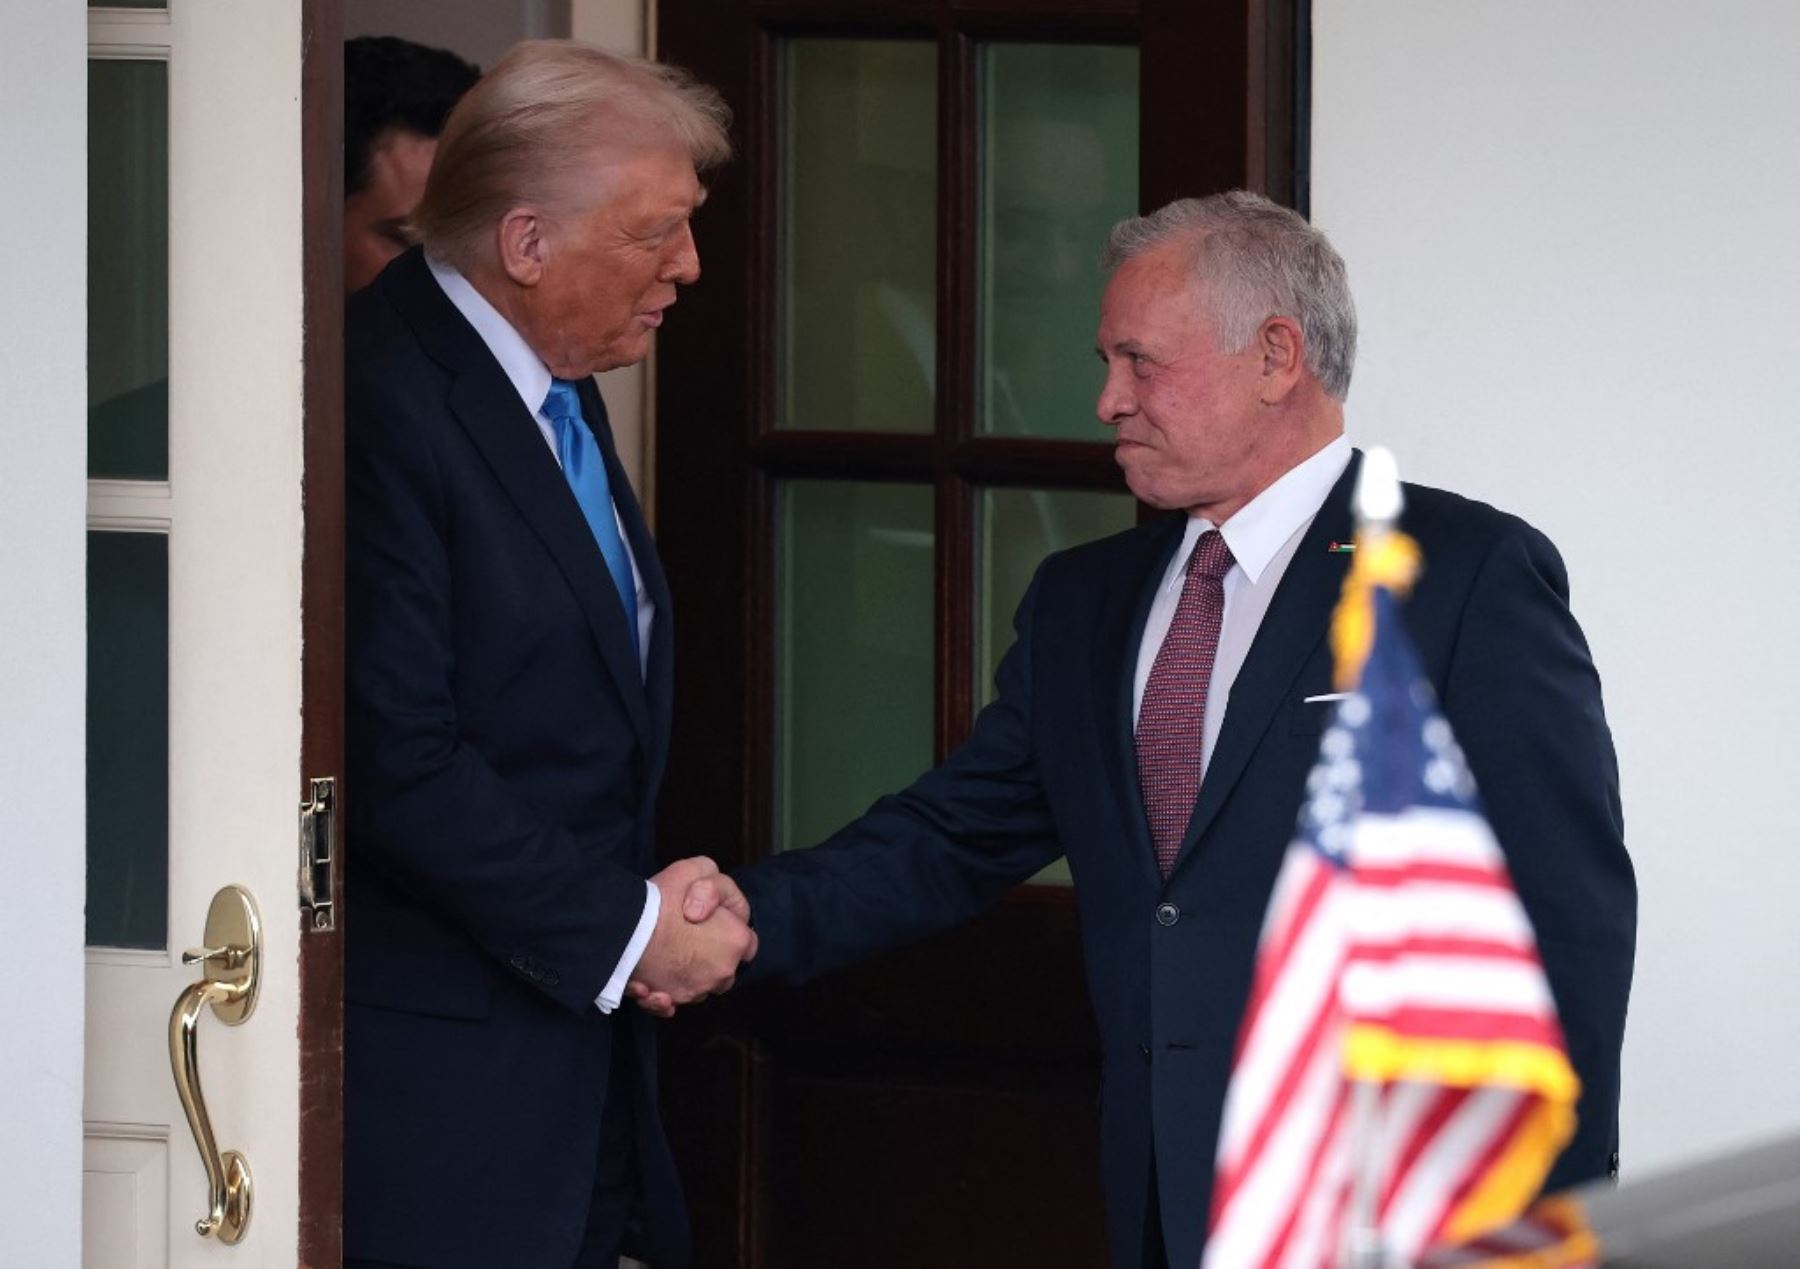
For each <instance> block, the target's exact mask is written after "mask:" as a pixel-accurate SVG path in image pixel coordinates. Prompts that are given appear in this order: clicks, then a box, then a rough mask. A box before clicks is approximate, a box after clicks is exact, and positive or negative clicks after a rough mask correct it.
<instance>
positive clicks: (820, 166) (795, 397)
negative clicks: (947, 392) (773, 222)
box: [775, 39, 937, 432]
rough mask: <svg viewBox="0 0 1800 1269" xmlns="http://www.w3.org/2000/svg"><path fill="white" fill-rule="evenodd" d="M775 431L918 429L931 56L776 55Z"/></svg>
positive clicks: (805, 48) (859, 47) (887, 44)
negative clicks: (778, 201) (777, 249)
mask: <svg viewBox="0 0 1800 1269" xmlns="http://www.w3.org/2000/svg"><path fill="white" fill-rule="evenodd" d="M780 65H781V145H782V156H781V157H782V163H781V247H780V269H781V284H780V292H779V308H780V328H779V340H778V343H779V347H778V351H777V358H776V367H777V374H776V413H775V419H776V425H777V426H778V427H784V428H805V429H815V430H817V429H825V430H833V431H875V432H929V431H930V430H931V429H932V426H933V423H934V420H935V417H936V416H935V409H934V400H935V390H936V381H937V371H936V367H937V47H936V46H935V45H933V44H931V43H929V42H926V41H921V40H831V39H794V40H787V41H785V42H784V43H783V44H782V45H781V60H780Z"/></svg>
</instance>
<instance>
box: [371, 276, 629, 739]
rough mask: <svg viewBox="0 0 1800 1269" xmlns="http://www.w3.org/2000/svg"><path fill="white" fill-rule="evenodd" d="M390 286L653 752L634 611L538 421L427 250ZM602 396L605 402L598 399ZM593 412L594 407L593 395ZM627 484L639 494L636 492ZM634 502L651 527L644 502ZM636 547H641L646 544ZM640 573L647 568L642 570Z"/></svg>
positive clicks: (613, 463) (619, 482)
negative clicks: (440, 279)
mask: <svg viewBox="0 0 1800 1269" xmlns="http://www.w3.org/2000/svg"><path fill="white" fill-rule="evenodd" d="M381 284H382V285H386V286H388V287H389V288H390V292H391V294H392V296H393V299H394V301H395V303H396V305H397V306H398V307H399V308H400V309H401V311H402V312H403V313H405V314H406V316H407V319H408V320H409V321H410V322H411V324H412V326H413V330H414V331H415V332H416V333H417V334H418V336H419V339H420V342H421V343H422V344H424V345H425V348H426V351H427V352H429V353H430V354H431V355H432V356H433V357H434V358H435V359H436V360H437V361H438V362H439V363H440V364H442V365H443V366H445V367H446V368H447V369H449V370H450V371H451V372H452V373H453V374H454V376H455V378H454V380H453V381H452V383H451V387H450V410H451V412H452V413H453V414H454V415H455V416H456V420H457V422H458V423H459V424H460V425H461V426H462V428H463V430H464V431H465V432H467V433H468V435H469V438H470V440H472V441H473V442H474V444H475V448H476V449H477V450H479V451H480V453H481V455H482V457H483V458H484V459H485V460H486V461H487V464H488V466H489V467H490V468H492V470H493V472H494V476H495V478H496V479H497V480H498V481H499V482H500V486H501V488H503V489H504V490H505V491H506V493H507V496H508V497H509V498H511V500H512V502H513V505H514V507H515V508H517V510H518V512H519V515H520V516H521V517H522V518H523V519H524V520H525V522H526V523H527V524H528V525H530V526H531V529H532V531H533V532H534V533H535V534H536V535H537V537H538V539H539V540H540V541H542V542H543V544H544V546H545V548H546V549H547V550H548V551H549V552H550V555H551V557H552V558H553V559H554V560H555V561H556V565H557V567H558V568H559V569H560V570H561V572H562V574H563V577H564V578H565V579H566V580H567V581H568V583H569V588H570V590H571V591H573V592H574V595H575V601H576V603H577V604H578V605H579V606H580V608H581V612H582V615H583V616H584V617H585V618H586V619H587V624H588V629H589V631H590V633H591V634H592V635H593V638H594V643H595V645H596V647H597V648H598V650H599V653H600V659H601V660H602V661H603V662H604V663H605V665H606V668H607V670H608V672H609V673H611V675H612V677H613V680H614V682H615V683H616V684H617V685H618V689H619V695H620V697H621V698H622V699H623V701H624V703H625V712H626V713H627V714H628V715H629V716H630V718H631V724H632V727H633V729H634V730H636V732H637V734H638V736H639V738H640V739H641V740H643V741H644V743H645V744H646V745H648V744H649V743H650V742H651V740H652V739H653V732H652V728H651V725H650V712H649V707H648V703H647V701H646V699H645V692H644V680H643V676H642V675H640V674H639V672H638V667H637V664H636V657H635V656H634V655H633V653H632V650H631V636H630V634H629V633H628V631H627V629H626V627H625V624H624V623H625V621H626V620H627V615H626V613H625V610H624V606H623V604H622V603H621V602H620V598H619V592H618V589H617V588H616V587H615V586H614V585H613V582H612V574H610V573H609V572H608V571H607V568H606V561H605V559H604V558H602V556H601V554H600V547H599V545H598V544H597V543H596V542H595V541H594V535H593V531H592V530H590V529H589V528H588V524H587V521H586V520H585V519H583V518H582V514H581V507H580V505H579V504H578V503H577V502H576V501H575V496H574V494H573V493H572V492H570V490H569V486H568V482H566V481H565V480H564V479H563V476H562V472H561V471H560V470H559V469H558V468H557V465H556V459H555V457H554V456H553V455H552V454H551V453H550V448H549V446H547V445H546V444H545V443H544V436H543V433H542V432H540V431H539V430H538V426H537V420H536V419H534V418H533V417H532V415H531V413H530V411H528V410H527V409H526V408H525V405H524V403H523V402H522V401H520V400H519V394H518V393H517V392H516V391H514V389H513V386H512V382H511V381H510V380H509V379H507V377H506V374H505V372H504V371H502V370H501V369H500V365H499V363H498V362H496V361H495V360H494V356H493V354H492V353H491V352H489V351H488V348H487V345H486V344H484V343H482V341H481V337H480V336H479V335H477V334H476V333H475V331H474V328H473V327H471V326H470V325H469V324H468V322H466V321H464V320H463V316H462V314H461V313H459V312H457V311H456V306H455V305H454V304H452V303H451V302H450V300H449V297H448V296H446V295H445V294H444V292H443V289H442V288H441V287H439V286H438V284H437V280H436V279H434V278H433V277H432V276H431V272H430V269H429V268H428V267H427V266H426V264H425V257H424V255H423V254H422V253H421V252H420V251H419V250H418V249H417V248H414V249H413V250H412V251H411V252H409V253H408V254H407V256H405V257H404V258H402V259H401V260H399V261H396V262H395V264H394V265H393V266H391V267H390V268H389V270H388V272H387V274H385V275H384V276H383V279H382V283H381ZM590 393H591V389H590ZM594 399H595V400H596V401H597V399H598V398H597V396H595V398H594ZM583 407H584V408H591V407H590V406H589V403H588V399H587V397H586V396H584V398H583ZM589 417H590V418H593V417H596V416H594V415H590V416H589ZM597 417H598V419H599V421H600V424H601V426H600V428H599V429H597V431H598V432H601V433H605V440H604V441H603V442H602V444H603V446H604V448H605V449H606V453H607V473H608V476H609V477H610V478H611V479H612V480H613V482H614V484H613V489H614V491H615V495H614V496H615V498H616V497H617V491H618V490H619V489H620V488H621V487H622V486H624V477H623V476H622V475H620V474H618V462H617V460H616V459H614V458H613V457H612V452H611V439H612V438H611V434H610V432H608V431H607V429H606V427H605V413H604V411H603V410H602V411H601V412H600V413H599V414H598V416H597ZM624 487H625V488H626V489H627V495H626V496H627V497H629V487H628V486H624ZM631 505H632V509H633V514H634V517H635V518H636V519H637V521H638V523H639V524H640V525H641V523H642V517H641V516H637V515H636V504H635V502H634V503H632V504H631ZM632 545H633V549H634V550H635V549H637V543H636V542H634V543H633V544H632ZM652 554H654V553H653V552H652ZM642 558H643V557H642V556H640V560H641V559H642ZM639 567H640V568H641V567H643V565H642V564H641V563H640V565H639ZM658 580H659V582H660V576H659V579H658ZM631 619H635V615H633V617H632V618H631Z"/></svg>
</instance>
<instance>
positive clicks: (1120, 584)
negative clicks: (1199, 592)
mask: <svg viewBox="0 0 1800 1269" xmlns="http://www.w3.org/2000/svg"><path fill="white" fill-rule="evenodd" d="M1184 523H1185V521H1184V518H1183V517H1181V516H1171V517H1169V518H1168V519H1167V520H1164V521H1163V522H1161V523H1159V524H1155V525H1152V526H1151V527H1150V528H1148V529H1147V530H1145V531H1144V532H1142V533H1139V534H1137V535H1135V536H1134V537H1132V538H1129V539H1127V543H1126V547H1125V553H1124V556H1123V558H1121V559H1117V560H1113V561H1109V562H1108V569H1107V576H1106V579H1105V581H1104V583H1103V585H1104V593H1103V597H1102V600H1101V604H1100V629H1099V633H1098V634H1097V635H1096V637H1095V639H1094V666H1093V676H1094V678H1093V682H1094V687H1093V691H1094V707H1095V715H1096V717H1098V718H1099V719H1100V720H1101V727H1102V734H1101V736H1100V752H1101V760H1102V762H1103V763H1104V765H1105V767H1106V773H1107V777H1108V778H1109V779H1110V780H1111V781H1112V786H1113V795H1114V797H1115V799H1116V800H1117V802H1118V805H1119V812H1120V815H1121V817H1122V818H1123V820H1124V822H1125V825H1126V832H1127V833H1128V835H1129V837H1130V846H1129V849H1130V851H1131V853H1132V855H1133V856H1134V857H1135V858H1136V859H1137V860H1138V861H1139V863H1140V865H1141V866H1142V867H1143V869H1144V872H1145V875H1146V876H1147V877H1148V878H1149V879H1150V881H1151V882H1152V883H1154V884H1155V885H1157V886H1159V887H1160V886H1161V885H1162V874H1161V872H1160V870H1159V869H1158V868H1157V866H1156V850H1155V848H1154V847H1153V846H1152V845H1151V843H1150V821H1149V820H1148V818H1146V816H1145V814H1144V798H1143V794H1142V792H1141V791H1140V790H1139V788H1138V771H1137V739H1136V730H1137V729H1136V727H1135V725H1134V721H1135V720H1134V719H1133V717H1132V712H1133V711H1132V695H1133V692H1132V688H1133V684H1134V682H1135V680H1136V676H1137V661H1138V645H1139V644H1140V643H1142V642H1143V638H1144V623H1145V622H1146V621H1148V620H1149V617H1150V605H1151V603H1152V602H1153V601H1154V600H1155V598H1156V587H1157V584H1158V583H1159V582H1160V581H1161V580H1162V576H1163V573H1164V572H1165V571H1166V570H1167V568H1168V566H1169V557H1170V556H1171V555H1173V554H1174V552H1175V548H1176V547H1178V546H1180V545H1181V534H1182V529H1183V527H1184Z"/></svg>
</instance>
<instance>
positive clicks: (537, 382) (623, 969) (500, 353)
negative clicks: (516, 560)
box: [425, 256, 662, 1013]
mask: <svg viewBox="0 0 1800 1269" xmlns="http://www.w3.org/2000/svg"><path fill="white" fill-rule="evenodd" d="M425 263H426V264H427V265H429V266H430V268H431V276H432V277H434V278H436V279H437V284H438V285H439V286H440V287H442V288H443V290H444V295H445V296H446V297H448V299H449V300H450V302H451V303H452V304H454V305H455V306H456V311H457V312H459V313H461V314H462V315H463V317H464V318H466V319H467V320H468V323H469V325H471V326H473V327H474V328H475V333H476V334H477V335H479V336H481V342H482V343H484V344H486V345H487V348H488V351H489V352H491V353H493V354H494V360H495V361H498V362H499V363H500V369H501V370H503V371H505V372H506V377H507V378H508V379H509V380H511V382H512V386H513V389H514V391H516V392H517V393H518V394H519V399H520V400H521V401H523V402H524V403H525V408H526V409H527V410H529V411H530V412H531V416H532V418H534V419H536V420H537V425H538V431H540V432H542V433H543V434H544V443H545V444H546V445H548V446H549V447H550V457H551V458H552V460H554V461H555V462H556V463H557V465H558V466H561V464H562V459H561V458H560V457H558V455H557V452H556V427H555V425H554V424H553V423H551V421H550V419H549V418H548V417H547V416H546V415H545V414H544V398H545V397H547V396H548V395H549V394H550V381H551V379H552V378H553V376H552V375H551V373H550V368H549V367H548V366H546V365H545V364H544V363H543V360H542V359H541V358H540V357H539V356H538V355H537V354H536V353H535V352H533V351H532V350H531V345H530V344H528V343H526V342H525V337H524V336H523V335H521V334H519V332H518V331H517V330H515V329H513V325H512V323H511V322H508V321H507V320H506V319H505V318H504V317H502V316H500V311H499V310H498V309H496V308H495V307H494V306H493V305H492V304H490V303H488V301H487V297H486V296H484V295H483V294H482V293H481V292H480V291H477V290H476V289H475V287H474V285H473V284H471V283H470V281H469V280H468V279H467V278H465V277H464V276H463V275H462V274H461V273H460V272H458V271H457V270H456V269H454V268H452V267H451V266H450V265H448V264H445V263H444V262H443V261H441V260H434V259H432V258H431V257H430V256H426V257H425ZM613 520H614V522H615V523H617V524H618V526H619V541H620V542H621V543H623V544H624V547H625V558H626V559H627V560H628V561H630V563H631V581H632V585H633V587H634V588H635V589H636V591H637V628H638V674H639V675H640V676H641V675H642V674H643V673H644V665H645V663H646V660H647V659H648V657H649V656H650V627H651V625H652V624H653V623H654V622H655V620H656V605H655V604H654V603H652V602H651V600H650V593H649V592H648V591H647V590H645V589H644V575H643V574H642V573H640V572H638V566H637V557H636V556H635V555H633V554H632V553H631V539H630V538H629V537H628V536H626V533H625V523H624V521H622V520H620V519H619V507H618V503H617V502H616V501H615V502H614V504H613ZM644 888H645V890H646V891H647V892H648V894H647V895H646V897H645V899H644V914H643V915H642V916H641V917H639V918H638V923H637V929H636V930H634V931H632V935H631V941H630V942H629V943H627V944H626V945H625V954H624V955H623V956H621V957H620V958H619V964H618V967H617V968H616V969H614V970H613V974H612V977H611V978H609V979H607V981H606V986H604V987H602V988H601V989H600V994H599V996H597V997H596V998H595V1000H594V1003H595V1004H596V1005H598V1006H599V1007H600V1012H601V1013H611V1012H612V1011H613V1010H615V1009H617V1008H618V1007H619V1002H620V1001H621V1000H623V999H624V996H625V984H626V982H627V981H628V980H629V979H630V978H631V972H632V971H633V970H634V969H636V968H637V963H638V961H640V960H641V959H643V955H644V949H645V948H646V947H648V946H649V945H650V935H651V933H652V932H653V931H655V929H656V919H657V917H658V916H659V915H661V913H662V894H661V892H660V891H658V890H657V888H656V887H655V886H654V885H652V884H651V883H650V882H648V881H646V882H645V883H644Z"/></svg>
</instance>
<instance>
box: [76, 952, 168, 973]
mask: <svg viewBox="0 0 1800 1269" xmlns="http://www.w3.org/2000/svg"><path fill="white" fill-rule="evenodd" d="M87 963H88V964H90V965H127V966H130V967H132V968H133V969H168V968H169V967H170V966H172V965H173V964H174V963H175V961H174V958H173V957H171V956H170V955H169V949H168V948H166V947H90V948H88V949H87Z"/></svg>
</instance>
